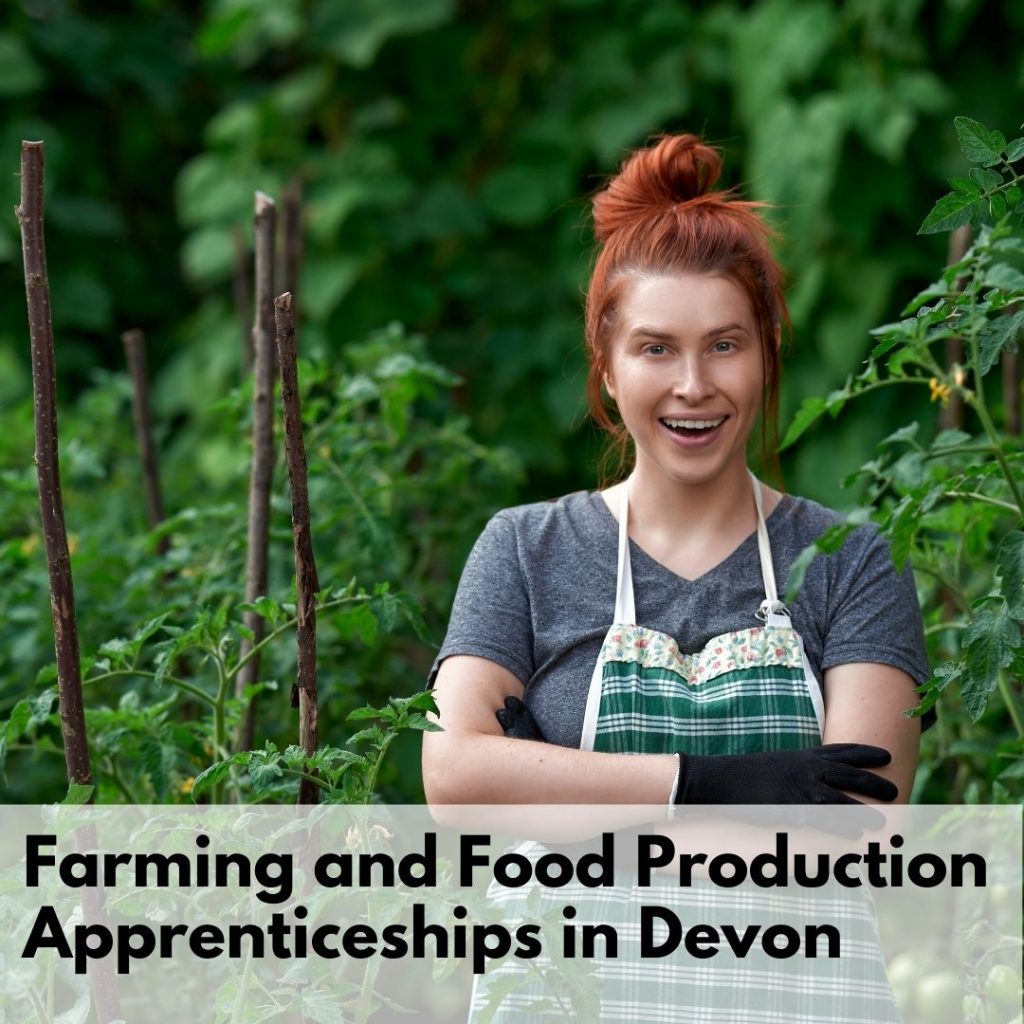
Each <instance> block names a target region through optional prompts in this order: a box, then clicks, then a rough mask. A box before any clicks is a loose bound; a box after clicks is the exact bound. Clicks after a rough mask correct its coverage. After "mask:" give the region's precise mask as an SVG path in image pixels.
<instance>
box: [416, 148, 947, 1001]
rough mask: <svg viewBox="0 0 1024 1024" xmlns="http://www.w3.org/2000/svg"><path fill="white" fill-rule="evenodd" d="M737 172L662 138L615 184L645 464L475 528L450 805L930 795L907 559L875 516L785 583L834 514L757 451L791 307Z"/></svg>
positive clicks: (439, 743)
mask: <svg viewBox="0 0 1024 1024" xmlns="http://www.w3.org/2000/svg"><path fill="white" fill-rule="evenodd" d="M720 170H721V160H720V157H719V155H718V153H717V152H716V151H715V150H713V149H711V148H710V147H708V146H706V145H704V144H703V143H702V142H701V141H700V140H699V139H697V138H696V137H694V136H692V135H681V136H673V137H664V138H662V139H660V140H658V142H657V143H656V144H655V145H653V146H652V147H650V148H647V149H642V150H639V151H637V152H635V153H634V154H633V155H632V156H631V157H630V158H629V159H628V160H627V161H626V162H625V163H624V165H623V167H622V169H621V171H620V173H619V174H618V175H617V176H616V177H615V178H614V179H613V180H612V181H611V182H610V184H609V185H608V187H607V188H606V189H605V190H604V191H603V192H601V193H599V194H598V195H597V196H596V197H595V199H594V204H593V206H594V222H595V234H596V237H597V239H598V241H599V243H600V246H601V248H600V251H599V254H598V257H597V260H596V264H595V267H594V271H593V275H592V277H591V281H590V286H589V290H588V294H587V315H586V331H587V346H588V352H589V357H590V377H589V381H588V394H589V398H590V406H591V411H592V413H593V415H594V417H595V419H596V420H597V422H598V423H599V424H601V425H602V426H603V427H605V428H606V429H608V430H609V431H610V432H611V433H612V435H613V436H614V437H615V439H616V440H617V441H618V442H619V443H620V445H621V446H622V447H623V448H624V449H625V448H631V449H632V452H633V466H632V470H631V472H630V473H629V475H628V476H627V477H626V478H625V479H624V480H622V481H620V482H619V483H617V484H615V485H614V486H612V487H609V488H607V489H606V490H603V491H599V492H595V493H576V494H571V495H568V496H566V497H564V498H561V499H559V500H558V501H556V502H552V503H540V504H535V505H527V506H522V507H519V508H514V509H508V510H505V511H503V512H500V513H498V515H496V516H495V517H494V518H493V519H492V520H491V522H490V523H489V524H488V526H487V528H486V529H485V531H484V533H483V534H482V536H481V537H480V539H479V540H478V542H477V545H476V547H475V548H474V550H473V552H472V554H471V555H470V558H469V561H468V563H467V565H466V568H465V571H464V573H463V577H462V580H461V582H460V585H459V591H458V594H457V597H456V601H455V606H454V608H453V612H452V618H451V623H450V625H449V630H448V635H447V637H446V640H445V642H444V645H443V646H442V648H441V651H440V653H439V655H438V659H437V662H436V663H435V666H434V671H433V673H432V678H433V679H434V684H435V690H436V697H437V702H438V707H439V710H440V723H441V725H442V726H443V729H444V731H443V732H439V733H433V734H428V735H426V736H425V738H424V748H423V777H424V787H425V790H426V794H427V799H428V801H429V802H430V803H431V804H432V805H446V804H459V803H478V804H489V803H513V804H514V803H523V804H525V803H574V804H597V803H601V804H604V803H607V804H638V803H640V804H659V803H662V804H670V805H671V804H676V803H722V804H728V803H823V802H849V801H852V800H859V801H868V802H870V801H875V800H893V799H896V800H901V801H906V799H907V798H908V796H909V792H910V788H911V784H912V782H913V777H914V770H915V767H916V760H917V749H918V740H919V732H920V725H919V723H918V722H917V721H916V720H912V719H908V718H906V717H905V716H904V715H903V712H904V711H905V710H907V709H908V708H911V707H913V706H914V705H915V704H916V697H915V694H914V686H915V683H922V682H924V681H925V680H926V679H927V678H928V676H929V674H930V673H929V668H928V665H927V661H926V659H925V654H924V640H923V631H922V626H921V620H920V613H919V610H918V606H917V601H916V596H915V592H914V586H913V581H912V578H911V576H910V574H909V572H907V573H904V574H903V575H902V576H901V575H899V574H897V573H896V572H895V570H894V569H893V567H892V564H891V560H890V558H889V553H888V550H887V548H886V545H885V543H884V541H883V540H881V539H880V538H879V537H878V536H877V534H876V532H875V531H874V529H873V528H864V529H862V530H859V531H857V532H856V533H854V534H853V535H852V536H851V537H850V538H849V540H848V541H847V543H846V544H845V546H844V547H843V549H842V550H841V551H840V552H838V553H837V554H835V555H832V556H830V557H828V558H819V559H816V560H815V562H813V563H812V565H811V566H810V568H809V569H808V571H807V575H806V577H805V582H804V584H803V587H802V588H801V590H800V593H799V595H798V596H797V598H796V600H795V602H794V603H793V605H792V607H791V608H789V609H786V608H785V607H784V606H783V605H782V604H781V603H780V601H779V599H778V592H779V590H780V588H781V587H782V586H783V585H784V583H785V580H786V578H787V575H788V571H789V567H790V565H791V563H792V561H793V559H794V558H795V557H796V555H797V554H798V553H799V552H800V551H801V550H802V549H803V548H804V547H805V546H806V545H807V544H809V543H811V542H812V541H813V540H815V539H816V538H817V537H818V536H820V534H821V533H822V532H823V531H824V530H825V529H826V528H827V527H828V526H830V525H832V524H833V523H835V522H837V521H838V520H839V517H838V516H837V515H836V514H835V513H833V512H831V511H829V510H827V509H824V508H822V507H821V506H819V505H817V504H815V503H814V502H810V501H806V500H803V499H799V498H794V497H792V496H789V495H784V494H781V493H779V492H778V491H775V490H773V489H771V488H769V487H767V486H766V485H764V484H762V483H760V482H758V481H756V480H755V479H754V478H753V476H752V475H751V474H750V472H749V470H748V468H747V447H748V441H749V439H750V437H751V434H752V433H753V431H754V428H755V425H756V424H757V423H758V421H759V420H760V425H761V430H760V433H761V442H762V449H763V452H764V450H765V449H767V451H768V454H769V457H770V453H771V442H772V440H773V437H774V433H775V425H776V416H777V398H778V387H779V373H780V359H779V343H780V337H781V330H782V327H783V325H784V324H785V323H786V320H787V314H786V307H785V300H784V298H783V296H782V293H781V288H780V281H781V272H780V269H779V267H778V265H777V263H776V262H775V260H774V259H773V257H772V255H771V251H770V247H769V229H768V228H767V226H766V224H765V223H764V221H763V220H762V219H761V217H760V216H759V212H758V205H757V204H754V203H748V202H742V201H739V200H737V199H735V198H734V197H733V195H732V194H731V193H730V192H724V191H714V185H715V182H716V181H717V179H718V177H719V174H720ZM605 394H606V395H607V396H608V398H609V399H610V400H611V402H612V403H614V406H615V409H616V410H617V417H618V420H619V422H615V421H614V420H613V419H612V417H611V415H610V413H609V411H608V408H607V406H606V403H605V398H604V395H605ZM637 754H641V755H642V756H636V755H637ZM627 755H628V756H627ZM851 794H852V795H851ZM679 1019H687V1018H686V1017H680V1018H679ZM694 1019H696V1018H694ZM708 1019H714V1018H712V1017H709V1018H708Z"/></svg>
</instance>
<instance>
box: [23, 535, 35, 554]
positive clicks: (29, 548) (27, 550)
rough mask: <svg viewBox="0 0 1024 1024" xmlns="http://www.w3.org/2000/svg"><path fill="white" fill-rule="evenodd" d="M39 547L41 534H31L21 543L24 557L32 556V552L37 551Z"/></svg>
mask: <svg viewBox="0 0 1024 1024" xmlns="http://www.w3.org/2000/svg"><path fill="white" fill-rule="evenodd" d="M37 547H39V534H38V533H30V534H29V535H28V536H27V537H26V538H25V539H24V540H23V541H22V542H21V553H22V554H23V555H31V554H32V552H33V551H35V549H36V548H37Z"/></svg>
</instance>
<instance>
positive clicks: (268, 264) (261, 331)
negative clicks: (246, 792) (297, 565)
mask: <svg viewBox="0 0 1024 1024" xmlns="http://www.w3.org/2000/svg"><path fill="white" fill-rule="evenodd" d="M255 226H256V230H255V240H256V245H255V264H256V322H255V324H254V325H253V330H252V341H253V359H254V362H253V390H252V471H251V474H250V477H249V535H248V545H247V548H246V561H245V599H246V601H250V602H251V601H255V600H256V599H257V598H259V597H264V596H265V595H266V593H267V551H268V546H269V538H270V488H271V485H272V483H273V476H274V411H273V408H272V400H273V394H274V351H273V346H274V341H273V339H274V229H275V226H276V210H275V207H274V200H273V199H271V198H270V196H268V195H265V194H264V193H263V192H257V193H256V201H255ZM244 621H245V625H246V626H247V627H248V628H249V629H250V630H251V631H252V634H253V637H254V640H253V643H249V642H248V641H243V642H242V645H241V650H240V656H241V657H245V655H246V654H248V652H249V651H250V650H252V648H253V646H255V644H258V643H259V642H260V640H261V639H262V638H263V625H264V620H263V619H262V617H261V616H259V615H257V614H256V613H255V612H246V613H245V619H244ZM259 674H260V657H259V655H258V654H257V655H256V656H255V657H253V658H252V659H251V660H250V661H248V662H247V663H246V664H245V665H243V666H242V669H241V671H240V672H239V673H238V677H237V679H236V681H235V683H236V692H237V694H238V695H239V696H241V694H242V692H243V691H244V689H245V688H246V687H247V686H251V685H253V684H254V683H256V682H257V681H258V680H259ZM255 711H256V706H255V703H254V702H253V701H250V702H249V705H248V707H247V708H246V712H245V716H244V719H243V722H242V727H241V730H240V731H239V736H238V745H239V748H240V749H241V750H248V749H249V748H250V747H252V741H253V725H254V718H255Z"/></svg>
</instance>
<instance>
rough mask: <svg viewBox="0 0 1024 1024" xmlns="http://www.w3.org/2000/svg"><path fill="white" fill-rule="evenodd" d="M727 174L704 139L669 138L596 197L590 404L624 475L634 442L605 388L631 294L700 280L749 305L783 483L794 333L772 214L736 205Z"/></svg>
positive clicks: (640, 155) (765, 445)
mask: <svg viewBox="0 0 1024 1024" xmlns="http://www.w3.org/2000/svg"><path fill="white" fill-rule="evenodd" d="M721 172H722V158H721V156H720V155H719V153H718V151H717V150H716V149H713V148H712V147H711V146H708V145H705V144H704V143H703V142H702V141H701V140H700V139H699V138H698V137H697V136H696V135H665V136H662V137H660V138H659V139H657V140H656V141H655V143H654V144H653V145H651V146H649V147H647V148H645V149H638V150H636V151H635V152H633V153H632V154H631V155H630V156H629V157H628V158H627V159H626V160H625V162H624V163H623V165H622V167H621V168H620V170H619V173H618V174H617V175H616V176H615V177H614V178H612V179H611V181H610V182H609V183H608V186H607V187H606V188H605V189H604V190H603V191H601V192H598V193H597V195H596V196H594V200H593V208H594V234H595V236H596V238H597V241H598V243H599V250H598V253H597V259H596V261H595V264H594V270H593V273H592V274H591V277H590V286H589V287H588V289H587V304H586V335H587V352H588V356H589V359H590V370H589V373H588V375H587V401H588V403H589V405H590V413H591V415H592V416H593V417H594V420H595V421H596V422H597V424H598V425H599V426H600V427H602V428H603V429H604V430H606V431H608V433H609V434H611V436H612V439H613V452H617V453H618V457H619V468H620V470H621V468H622V466H623V464H624V462H625V456H626V450H627V447H628V444H629V434H628V433H627V432H626V428H625V427H624V426H623V425H622V424H621V423H620V422H617V421H616V420H615V419H613V418H612V416H611V415H610V409H609V407H608V404H607V403H606V401H605V397H604V392H603V389H602V386H603V383H604V376H605V372H606V370H607V368H608V354H609V345H610V343H611V335H612V332H613V329H614V324H615V314H616V310H617V307H618V302H619V299H620V297H621V295H622V290H623V287H624V285H625V283H626V282H627V281H628V280H629V278H630V277H631V276H635V275H640V274H673V273H699V274H715V275H718V276H720V277H725V278H728V279H729V280H731V281H734V282H735V283H736V284H737V285H738V286H739V287H740V288H741V289H742V291H743V293H744V294H745V295H746V296H747V299H748V300H749V302H750V308H751V311H752V313H753V315H754V321H755V323H756V324H757V327H758V333H759V334H760V340H761V358H762V361H763V364H764V395H763V398H762V403H761V445H760V457H761V463H762V465H763V466H765V467H767V468H770V469H771V470H772V471H773V472H774V474H775V475H776V477H777V476H778V475H779V469H778V457H777V455H776V449H777V448H778V417H779V377H780V374H781V364H780V359H779V341H780V339H781V332H782V329H783V328H787V327H788V325H789V312H788V310H787V308H786V300H785V298H784V296H783V294H782V281H783V274H782V268H781V267H780V266H779V264H778V263H777V262H776V260H775V257H774V256H773V255H772V251H771V245H770V242H771V239H772V237H773V234H772V230H771V228H770V227H769V226H768V224H767V223H766V222H765V220H764V219H763V217H762V216H761V215H760V211H761V210H762V209H764V207H765V205H766V204H764V203H754V202H744V201H742V200H739V199H736V198H735V197H734V193H733V191H732V190H731V189H728V190H718V191H715V190H714V185H715V182H717V181H718V178H719V176H720V175H721Z"/></svg>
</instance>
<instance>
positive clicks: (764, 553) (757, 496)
mask: <svg viewBox="0 0 1024 1024" xmlns="http://www.w3.org/2000/svg"><path fill="white" fill-rule="evenodd" d="M747 472H748V473H749V474H750V482H751V483H752V484H753V485H754V507H755V508H756V509H757V552H758V554H759V555H760V556H761V579H762V580H763V581H764V601H763V602H762V603H761V607H760V609H759V610H758V618H765V619H766V618H767V616H769V615H787V616H788V615H789V612H788V611H787V610H786V606H785V605H784V604H783V603H782V602H781V601H780V600H779V592H778V589H777V588H776V586H775V566H774V564H773V563H772V546H771V544H769V543H768V527H767V526H766V525H765V521H764V500H763V499H762V497H761V484H760V481H759V480H758V479H757V477H756V476H754V474H753V473H751V472H750V470H749V469H748V470H747Z"/></svg>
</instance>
